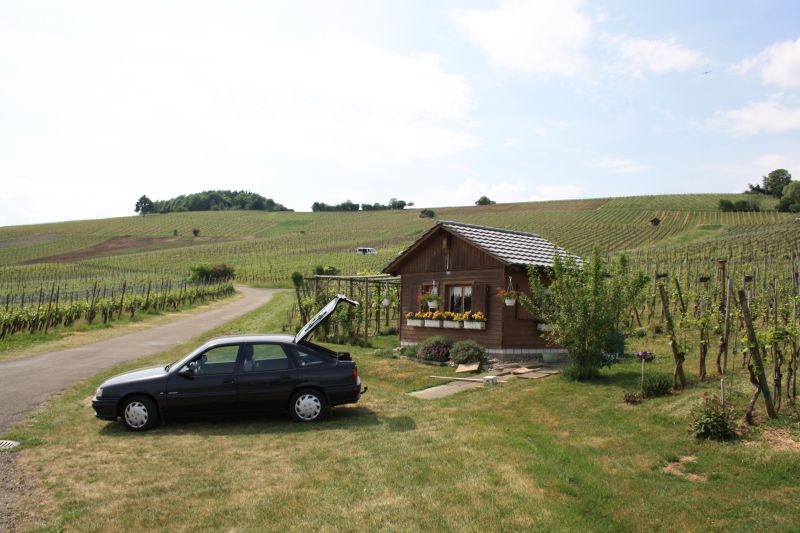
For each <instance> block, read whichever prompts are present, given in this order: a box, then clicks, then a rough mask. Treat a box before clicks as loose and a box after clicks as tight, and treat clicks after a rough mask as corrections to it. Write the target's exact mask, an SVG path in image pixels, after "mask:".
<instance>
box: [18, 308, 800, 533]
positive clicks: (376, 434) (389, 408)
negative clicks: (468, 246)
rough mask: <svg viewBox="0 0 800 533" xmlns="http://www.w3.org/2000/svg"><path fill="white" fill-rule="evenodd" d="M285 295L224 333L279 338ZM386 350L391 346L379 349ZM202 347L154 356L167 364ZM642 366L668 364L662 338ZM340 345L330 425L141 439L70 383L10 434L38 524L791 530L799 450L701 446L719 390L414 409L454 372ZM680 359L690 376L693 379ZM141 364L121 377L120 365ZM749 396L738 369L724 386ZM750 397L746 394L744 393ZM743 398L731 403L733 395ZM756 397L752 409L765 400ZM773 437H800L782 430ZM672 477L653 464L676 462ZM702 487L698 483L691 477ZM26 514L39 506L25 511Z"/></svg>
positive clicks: (549, 388)
mask: <svg viewBox="0 0 800 533" xmlns="http://www.w3.org/2000/svg"><path fill="white" fill-rule="evenodd" d="M290 296H291V295H288V296H287V295H285V294H283V295H277V296H276V297H275V300H274V301H273V302H272V303H270V304H269V305H267V306H266V307H265V308H263V309H261V310H258V311H256V312H253V313H251V314H249V315H246V316H245V317H242V318H241V319H239V320H236V321H234V322H232V323H230V324H228V325H227V326H225V327H224V328H221V330H220V331H218V332H216V334H220V333H233V332H238V331H254V330H262V331H265V330H270V329H273V330H274V329H275V328H276V327H277V326H278V324H279V323H280V322H281V319H282V317H283V314H284V311H285V307H284V306H285V305H286V304H287V303H288V302H289V301H290ZM393 342H396V339H395V338H390V337H385V338H380V339H377V340H376V343H377V344H378V345H379V346H378V347H387V346H389V345H390V344H391V343H393ZM194 346H196V343H192V344H191V345H184V346H181V347H178V348H176V349H175V350H174V351H173V352H170V353H167V354H163V355H162V356H158V357H155V358H152V359H151V360H149V361H145V362H146V363H149V362H168V361H170V360H174V359H177V358H178V356H179V355H181V354H183V353H185V352H186V351H187V350H189V349H191V348H193V347H194ZM657 347H658V350H657V353H658V355H659V356H660V357H659V359H658V360H657V361H656V362H655V363H653V364H652V365H649V366H648V368H647V370H648V371H649V372H652V371H655V370H662V371H666V370H668V369H669V368H670V365H669V360H668V357H667V355H668V352H667V349H666V345H665V344H663V342H659V343H658V345H657ZM373 351H374V349H351V352H352V353H353V356H354V359H355V360H356V361H357V362H358V365H359V372H360V374H361V376H362V379H363V380H364V382H365V384H366V385H368V386H369V387H370V391H369V393H368V394H367V395H366V396H364V397H363V399H362V401H361V402H360V403H359V404H358V405H356V406H349V407H345V408H337V409H335V410H334V412H333V415H332V417H331V418H330V419H328V420H326V421H323V422H321V423H318V424H312V425H301V424H297V423H294V422H291V421H290V420H289V419H288V417H287V416H283V415H280V414H275V415H269V416H264V417H256V418H253V417H250V418H237V419H230V418H226V419H213V420H194V421H180V422H173V423H170V424H169V425H166V426H161V427H159V428H157V429H155V430H154V431H151V432H148V433H144V434H134V433H129V432H127V431H125V430H123V429H122V426H121V425H120V424H118V423H107V422H103V421H100V420H97V419H95V418H94V417H93V415H92V412H91V409H90V407H89V405H88V398H89V397H90V396H91V394H92V393H93V392H94V390H95V387H96V386H97V385H98V384H99V383H100V381H102V380H103V379H104V377H105V376H98V377H96V378H93V379H91V380H88V381H86V382H84V383H81V384H79V385H77V386H75V387H73V388H71V389H69V390H68V391H66V392H65V393H64V394H63V395H62V396H60V397H59V398H57V399H55V400H54V401H53V402H51V404H50V405H49V407H48V408H47V409H45V410H43V411H41V412H39V413H38V414H36V415H34V416H33V417H31V418H30V419H29V421H28V422H27V423H26V424H25V425H23V426H20V427H18V428H17V429H15V430H13V431H12V432H11V433H10V434H9V435H8V436H9V437H10V438H15V439H18V440H21V441H22V442H23V444H24V447H23V449H22V451H21V452H20V454H21V455H20V464H21V465H22V466H23V467H24V468H25V469H26V470H27V471H28V472H30V473H31V474H32V475H34V476H35V477H36V478H37V479H39V480H41V483H42V485H43V488H44V492H45V493H46V494H47V495H48V496H47V498H45V500H47V501H44V503H42V502H39V505H40V506H41V509H43V512H45V513H46V518H47V521H48V525H49V527H53V528H66V529H73V530H80V531H86V530H120V529H124V530H176V529H179V530H212V529H213V530H219V529H230V530H242V531H245V530H253V531H255V530H280V531H285V530H299V529H303V530H312V531H365V530H366V531H371V530H377V529H388V530H402V531H407V530H428V531H433V530H436V531H439V530H526V529H534V528H535V529H549V530H581V531H585V530H603V531H608V530H632V529H647V530H676V529H677V530H694V529H696V530H701V529H702V530H707V529H716V530H722V529H726V530H727V529H736V530H745V529H754V528H758V529H774V530H790V529H796V528H797V527H798V524H800V507H798V505H797V502H798V501H800V453H798V452H797V451H792V450H790V449H776V448H774V447H770V446H768V445H766V444H765V442H764V440H763V438H762V437H761V436H759V435H758V434H757V433H756V434H753V435H751V436H750V437H748V438H747V439H742V440H740V441H737V442H734V443H723V444H721V443H712V442H704V443H699V442H695V441H693V440H692V439H691V438H690V437H689V435H688V433H687V417H688V412H689V410H690V408H691V407H692V406H693V405H694V404H696V403H697V402H698V401H699V398H700V397H701V396H702V394H703V393H704V392H709V391H713V390H716V388H717V387H718V383H717V382H714V383H710V384H707V385H699V386H697V387H694V388H692V389H690V390H689V391H687V392H684V393H681V394H678V395H674V396H668V397H664V398H657V399H651V400H647V401H646V402H644V403H643V404H641V405H638V406H633V407H631V406H627V405H625V404H624V403H623V402H622V401H621V398H622V392H623V391H624V390H629V389H635V388H636V387H637V385H638V379H639V365H638V364H636V363H634V362H630V361H629V362H623V363H622V364H619V365H617V366H616V367H614V368H613V369H612V370H611V371H605V373H604V375H603V376H602V378H600V379H598V380H597V381H595V382H592V383H569V382H566V381H564V380H562V379H561V378H559V377H549V378H544V379H540V380H517V381H512V382H510V383H507V384H502V385H498V386H495V387H483V388H477V389H472V390H469V391H466V392H463V393H460V394H457V395H455V396H451V397H449V398H445V399H442V400H435V401H426V400H419V399H416V398H412V397H410V396H408V395H407V394H406V392H408V391H410V390H415V389H419V388H422V387H424V386H426V385H428V384H434V383H441V382H440V381H437V380H433V379H430V378H429V376H430V375H431V374H441V373H442V372H449V371H450V370H449V369H435V370H434V369H433V368H432V367H428V366H425V365H421V364H419V363H415V362H412V361H405V360H397V359H389V358H383V357H378V356H376V355H372V352H373ZM692 364H693V362H692V361H689V363H688V366H689V370H690V374H692V373H693V372H694V370H695V369H694V367H693V366H692ZM131 366H142V364H141V362H140V363H139V364H136V365H127V367H120V368H118V369H117V370H115V372H114V373H116V372H118V371H120V370H123V369H125V368H130V367H131ZM736 384H739V385H741V386H742V387H743V388H746V383H745V380H744V378H743V376H742V375H741V374H740V375H739V376H737V377H736V378H735V381H734V385H736ZM747 390H749V388H747ZM738 398H740V399H741V395H740V396H739V397H738ZM762 405H763V404H762ZM780 430H781V431H785V432H789V433H791V432H795V435H796V431H797V424H796V423H789V422H783V423H782V426H781V428H780ZM689 456H691V457H693V458H695V459H694V460H693V461H687V462H684V463H683V464H682V465H681V466H680V467H678V470H679V471H682V472H685V473H690V474H695V475H696V476H698V477H697V478H695V479H699V480H700V481H689V480H687V479H685V478H683V477H680V476H678V475H674V474H670V473H666V472H664V471H663V470H662V468H663V467H664V466H666V465H668V464H669V463H671V462H674V461H677V460H678V459H680V458H686V457H689ZM703 480H705V481H703ZM28 503H29V504H34V503H36V502H28Z"/></svg>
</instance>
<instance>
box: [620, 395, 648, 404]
mask: <svg viewBox="0 0 800 533" xmlns="http://www.w3.org/2000/svg"><path fill="white" fill-rule="evenodd" d="M622 399H623V401H624V402H625V403H628V404H631V405H636V404H637V403H641V402H642V399H643V398H642V393H641V392H623V393H622Z"/></svg>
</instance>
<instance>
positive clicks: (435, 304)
mask: <svg viewBox="0 0 800 533" xmlns="http://www.w3.org/2000/svg"><path fill="white" fill-rule="evenodd" d="M438 307H439V302H437V301H436V300H428V309H436V308H438Z"/></svg>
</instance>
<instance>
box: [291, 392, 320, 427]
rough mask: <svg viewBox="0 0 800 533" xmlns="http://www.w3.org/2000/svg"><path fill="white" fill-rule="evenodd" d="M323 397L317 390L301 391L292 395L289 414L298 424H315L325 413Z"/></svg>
mask: <svg viewBox="0 0 800 533" xmlns="http://www.w3.org/2000/svg"><path fill="white" fill-rule="evenodd" d="M327 408H328V406H327V402H326V401H325V396H323V394H322V393H321V392H319V391H318V390H314V389H303V390H301V391H298V392H296V393H294V394H293V395H292V399H291V400H290V401H289V414H291V415H292V418H294V419H295V420H297V421H298V422H316V421H317V420H320V419H322V418H324V417H325V414H326V413H327Z"/></svg>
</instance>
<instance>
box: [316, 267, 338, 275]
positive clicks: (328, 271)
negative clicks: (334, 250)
mask: <svg viewBox="0 0 800 533" xmlns="http://www.w3.org/2000/svg"><path fill="white" fill-rule="evenodd" d="M340 272H341V270H339V269H338V268H336V267H335V266H333V265H328V266H322V265H317V266H315V267H314V274H316V275H317V276H336V275H337V274H339V273H340Z"/></svg>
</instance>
